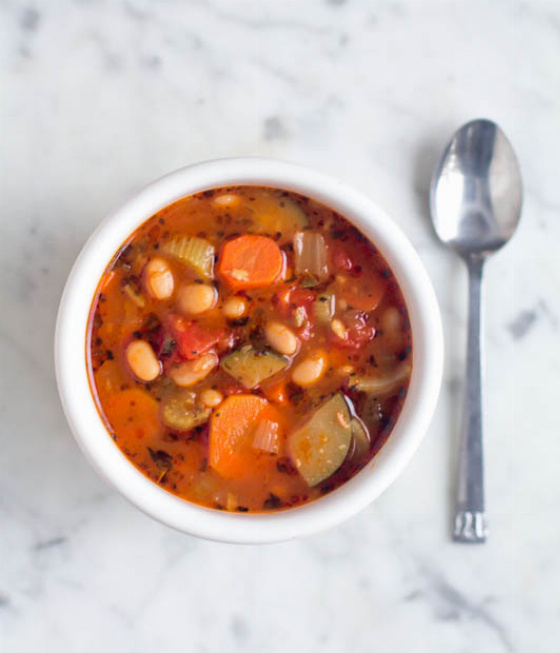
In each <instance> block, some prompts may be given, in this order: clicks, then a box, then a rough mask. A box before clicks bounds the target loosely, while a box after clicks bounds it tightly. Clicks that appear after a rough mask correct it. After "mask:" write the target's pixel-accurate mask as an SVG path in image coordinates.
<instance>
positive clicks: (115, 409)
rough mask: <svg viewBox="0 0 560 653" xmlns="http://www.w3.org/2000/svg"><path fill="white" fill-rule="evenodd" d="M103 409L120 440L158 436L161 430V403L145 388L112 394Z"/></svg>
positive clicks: (131, 440)
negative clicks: (159, 413)
mask: <svg viewBox="0 0 560 653" xmlns="http://www.w3.org/2000/svg"><path fill="white" fill-rule="evenodd" d="M103 409H104V412H105V415H106V416H107V419H108V421H109V424H110V425H111V427H112V429H113V431H114V432H115V433H116V434H117V435H118V436H119V441H122V442H123V443H124V442H126V441H129V442H133V441H135V440H136V441H137V440H145V439H150V438H154V437H156V436H157V435H158V434H159V433H160V431H161V425H160V421H159V415H158V411H159V404H158V402H157V401H156V400H155V399H154V398H153V397H152V396H151V395H149V394H148V393H147V392H145V391H144V390H140V389H139V388H131V389H130V390H124V391H123V392H117V393H115V394H113V395H112V396H110V397H109V398H108V399H107V401H106V402H105V403H104V405H103Z"/></svg>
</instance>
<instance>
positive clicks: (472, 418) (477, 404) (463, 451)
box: [453, 256, 488, 543]
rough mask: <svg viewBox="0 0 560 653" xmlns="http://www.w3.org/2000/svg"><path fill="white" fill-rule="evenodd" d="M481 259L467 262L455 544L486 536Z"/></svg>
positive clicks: (481, 540)
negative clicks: (465, 328)
mask: <svg viewBox="0 0 560 653" xmlns="http://www.w3.org/2000/svg"><path fill="white" fill-rule="evenodd" d="M483 263H484V259H483V257H475V256H470V257H469V258H468V259H467V267H468V271H469V323H468V339H467V379H466V388H465V399H464V401H465V404H464V407H463V421H462V425H461V433H460V444H459V472H458V479H457V480H458V487H457V500H456V505H455V530H454V532H453V539H454V540H455V541H456V542H469V543H477V542H485V541H486V538H487V536H488V527H487V521H486V512H485V509H484V466H483V454H482V370H481V368H482V347H481V310H482V268H483Z"/></svg>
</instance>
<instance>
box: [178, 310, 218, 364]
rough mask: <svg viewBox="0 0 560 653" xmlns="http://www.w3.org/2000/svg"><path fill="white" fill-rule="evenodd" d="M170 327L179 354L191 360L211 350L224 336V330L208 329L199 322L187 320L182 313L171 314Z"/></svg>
mask: <svg viewBox="0 0 560 653" xmlns="http://www.w3.org/2000/svg"><path fill="white" fill-rule="evenodd" d="M170 328H171V331H172V333H173V336H174V338H175V341H176V342H177V351H178V352H179V355H180V356H182V357H183V358H187V359H189V360H192V359H194V358H197V357H198V356H200V355H201V354H205V353H206V352H208V351H210V350H211V349H212V348H213V347H214V346H215V345H216V344H217V343H218V342H219V341H220V340H221V339H222V338H223V336H224V334H223V332H222V331H217V330H210V329H207V328H206V327H204V326H203V325H202V324H200V323H199V322H195V321H189V320H185V319H184V318H183V317H181V316H180V315H173V316H171V318H170Z"/></svg>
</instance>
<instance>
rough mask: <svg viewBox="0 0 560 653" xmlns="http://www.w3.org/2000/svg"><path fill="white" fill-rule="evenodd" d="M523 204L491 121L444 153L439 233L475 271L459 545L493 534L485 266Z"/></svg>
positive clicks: (459, 136) (434, 201) (436, 184)
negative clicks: (487, 501)
mask: <svg viewBox="0 0 560 653" xmlns="http://www.w3.org/2000/svg"><path fill="white" fill-rule="evenodd" d="M521 203H522V183H521V173H520V170H519V164H518V162H517V158H516V156H515V153H514V151H513V148H512V146H511V144H510V142H509V141H508V140H507V138H506V136H505V135H504V133H503V132H502V130H501V129H500V128H499V127H498V126H497V125H496V124H495V123H493V122H491V121H490V120H473V121H472V122H469V123H467V124H466V125H464V126H463V127H461V129H459V130H458V131H457V132H456V133H455V134H454V136H453V138H452V139H451V142H450V143H449V145H448V146H447V148H446V149H445V151H444V153H443V156H442V158H441V161H440V162H439V165H438V166H437V167H436V169H435V171H434V176H433V179H432V185H431V189H430V207H431V213H432V219H433V222H434V227H435V230H436V232H437V235H438V236H439V238H440V239H441V240H442V241H443V243H445V244H446V245H449V246H450V247H452V248H453V249H454V250H455V251H456V252H457V254H459V256H460V257H461V258H462V259H463V260H464V261H465V263H466V264H467V268H468V272H469V322H468V341H467V379H466V392H465V399H464V402H465V404H464V414H463V422H462V425H461V434H460V450H459V472H458V488H457V497H456V505H455V525H454V532H453V539H454V540H455V541H456V542H484V541H485V540H486V538H487V536H488V524H487V519H486V512H485V506H484V476H483V459H482V397H481V394H482V389H481V381H482V373H481V368H482V350H481V342H480V335H481V290H482V268H483V265H484V262H485V260H486V258H487V257H488V256H490V254H492V253H493V252H495V251H496V250H497V249H500V247H502V246H503V245H505V244H506V243H507V241H508V240H509V239H510V238H511V236H512V235H513V233H514V231H515V228H516V227H517V224H518V222H519V217H520V215H521Z"/></svg>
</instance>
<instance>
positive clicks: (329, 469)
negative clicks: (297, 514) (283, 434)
mask: <svg viewBox="0 0 560 653" xmlns="http://www.w3.org/2000/svg"><path fill="white" fill-rule="evenodd" d="M351 442H352V418H351V416H350V410H349V408H348V404H347V403H346V400H345V399H344V396H343V395H342V394H340V393H339V394H336V395H334V396H333V397H331V398H330V399H328V400H327V401H326V402H325V403H324V404H323V405H322V406H320V407H319V409H318V410H317V411H316V412H315V414H314V415H313V416H312V417H311V419H309V420H308V421H307V422H306V423H305V424H304V425H303V426H301V427H300V428H299V429H297V431H294V433H292V434H291V436H290V438H289V442H288V446H289V451H290V457H291V458H292V460H293V461H294V464H295V466H296V468H297V470H298V471H299V473H300V474H301V475H302V476H303V478H304V480H305V481H306V482H307V484H308V485H310V486H311V487H313V486H315V485H318V484H319V483H321V482H322V481H324V480H325V479H326V478H328V477H329V476H332V475H333V474H334V473H335V472H336V470H337V469H338V468H339V467H340V466H341V465H342V463H343V462H344V459H345V458H346V456H347V455H348V451H349V449H350V443H351Z"/></svg>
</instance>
